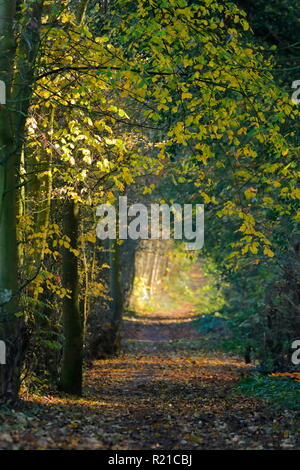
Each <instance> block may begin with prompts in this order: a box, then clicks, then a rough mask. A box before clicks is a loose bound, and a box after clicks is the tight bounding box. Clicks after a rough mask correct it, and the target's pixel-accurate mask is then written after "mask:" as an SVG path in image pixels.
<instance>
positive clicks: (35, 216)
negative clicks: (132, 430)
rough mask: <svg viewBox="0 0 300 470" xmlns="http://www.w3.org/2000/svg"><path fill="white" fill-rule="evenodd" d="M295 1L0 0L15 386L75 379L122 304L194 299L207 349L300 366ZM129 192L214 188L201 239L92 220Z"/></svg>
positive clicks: (205, 193)
mask: <svg viewBox="0 0 300 470" xmlns="http://www.w3.org/2000/svg"><path fill="white" fill-rule="evenodd" d="M299 18H300V5H299V1H298V0H273V1H263V0H256V1H254V0H240V1H236V2H235V3H233V2H227V1H221V0H220V1H215V0H201V1H190V0H167V1H156V0H148V1H143V0H138V1H127V0H107V1H98V0H62V1H41V0H22V1H21V0H18V1H15V0H3V1H1V4H0V31H1V33H0V36H1V38H0V79H1V80H3V81H4V82H5V84H6V104H4V105H1V107H0V153H1V154H0V339H2V340H5V342H6V348H7V351H6V353H7V358H6V365H1V366H0V401H1V403H2V404H5V405H8V406H11V405H13V404H14V403H15V402H16V400H17V399H18V397H19V394H20V393H21V394H24V393H26V394H31V393H36V392H37V391H38V392H41V391H42V392H43V391H44V390H48V389H49V388H50V389H51V390H54V389H57V390H60V391H63V392H66V393H69V394H72V395H75V396H80V395H81V394H82V391H83V389H82V373H83V364H85V366H86V367H87V368H88V367H89V365H90V364H91V363H92V361H93V360H95V359H106V360H109V358H112V357H116V356H118V354H120V352H121V351H122V334H123V333H122V331H123V330H122V322H123V320H122V319H123V318H124V315H125V317H126V318H130V317H131V316H132V315H133V316H134V315H135V313H134V312H141V311H148V312H150V313H151V312H155V311H156V310H159V309H161V308H164V309H165V308H173V307H174V305H176V303H178V302H182V301H185V300H187V301H189V300H190V299H191V298H192V299H193V302H194V303H195V301H196V311H197V312H196V313H197V315H198V317H197V318H198V319H197V320H196V322H197V328H198V329H199V331H202V333H203V332H204V333H205V335H206V340H204V342H205V347H206V348H208V350H220V349H221V350H223V351H227V352H228V353H230V354H234V355H236V356H239V357H241V358H244V360H245V362H246V363H252V364H254V365H255V366H256V370H258V371H259V372H260V373H261V374H271V373H286V372H289V373H291V374H293V373H295V377H297V373H299V365H298V366H297V365H295V364H293V363H292V361H291V355H292V353H293V350H292V349H291V345H292V343H293V341H294V340H297V339H298V340H299V339H300V316H299V308H300V302H299V300H300V227H299V222H300V212H299V198H300V190H299V175H300V168H299V156H300V150H299V149H300V147H299V123H300V115H299V106H298V105H297V104H295V103H293V102H292V100H291V96H292V93H293V92H294V91H295V90H294V89H293V88H292V83H293V82H294V81H296V80H300V62H299V61H300V52H299V51H300V28H299ZM124 195H126V196H127V197H128V204H130V203H133V202H141V203H144V204H146V205H149V204H151V203H167V204H172V203H179V204H184V203H193V204H203V203H204V204H205V246H204V249H203V250H201V251H198V252H187V251H185V249H184V244H183V243H182V242H180V241H162V240H154V241H147V240H137V241H132V240H128V241H119V240H116V241H114V240H105V241H101V240H99V239H97V237H96V225H97V222H98V219H97V217H96V208H97V206H98V205H100V204H104V203H111V204H115V205H116V204H117V201H118V197H119V196H124ZM195 267H196V269H197V272H198V273H199V275H200V277H201V282H200V281H199V285H198V286H197V288H198V291H197V294H195V292H194V291H193V290H191V289H190V287H189V277H190V273H191V270H193V269H195ZM195 296H197V298H196V299H195Z"/></svg>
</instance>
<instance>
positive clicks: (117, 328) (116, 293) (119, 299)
mask: <svg viewBox="0 0 300 470" xmlns="http://www.w3.org/2000/svg"><path fill="white" fill-rule="evenodd" d="M109 255H110V256H109V258H110V260H109V261H110V262H109V264H110V297H111V298H112V300H111V311H112V321H111V326H112V330H113V338H112V339H113V341H114V344H113V345H112V346H113V348H112V349H113V351H114V353H118V352H119V350H120V334H121V326H122V314H123V295H122V286H121V260H120V245H119V243H118V240H110V252H109Z"/></svg>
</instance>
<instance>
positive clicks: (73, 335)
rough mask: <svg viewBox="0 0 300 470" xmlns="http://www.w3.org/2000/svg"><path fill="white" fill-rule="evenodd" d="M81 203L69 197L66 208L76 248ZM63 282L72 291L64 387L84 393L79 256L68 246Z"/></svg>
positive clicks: (67, 305) (67, 302) (67, 304)
mask: <svg viewBox="0 0 300 470" xmlns="http://www.w3.org/2000/svg"><path fill="white" fill-rule="evenodd" d="M78 232H79V210H78V203H76V202H75V201H73V200H68V201H67V203H66V207H65V210H64V234H65V235H67V237H69V239H70V245H71V248H72V249H74V250H77V249H78V247H77V244H78V235H79V233H78ZM62 268H63V286H64V288H65V289H67V290H68V291H69V296H68V297H65V298H64V306H63V322H64V335H65V344H64V351H63V360H62V374H61V388H62V390H63V391H64V392H66V393H70V394H72V395H78V396H79V395H81V393H82V356H83V319H82V315H81V312H80V307H79V273H78V258H77V256H76V255H75V254H74V253H72V252H71V251H70V250H69V249H68V248H65V249H64V252H63V260H62Z"/></svg>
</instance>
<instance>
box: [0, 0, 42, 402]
mask: <svg viewBox="0 0 300 470" xmlns="http://www.w3.org/2000/svg"><path fill="white" fill-rule="evenodd" d="M42 8H43V2H41V1H37V2H33V4H32V5H31V9H30V12H29V14H28V15H27V14H26V12H25V13H24V19H23V18H22V25H21V27H20V29H21V30H22V31H21V33H22V34H20V38H21V39H20V40H19V43H18V45H17V44H16V40H15V33H14V31H15V30H17V29H18V28H17V26H18V18H17V13H16V1H15V0H2V1H1V3H0V36H1V41H0V80H2V81H3V82H4V83H5V87H6V101H7V104H4V105H3V106H1V107H0V338H1V339H2V340H4V341H5V342H6V350H7V357H6V365H4V366H1V369H0V401H1V402H5V403H11V402H13V401H15V400H16V399H17V396H18V390H19V378H20V368H21V362H22V344H21V334H20V331H21V321H20V320H19V319H18V318H17V317H16V313H17V312H18V301H17V269H18V262H17V258H18V247H17V234H16V219H17V188H18V173H19V167H20V152H21V148H22V140H23V133H24V127H25V121H26V115H27V112H28V107H29V103H30V99H31V94H32V83H33V72H34V64H35V58H36V52H37V48H38V42H39V30H40V19H41V13H42ZM28 11H29V10H28ZM33 24H34V28H33V27H32V25H33ZM19 33H20V31H19ZM17 46H18V47H17ZM14 70H16V71H15V72H14Z"/></svg>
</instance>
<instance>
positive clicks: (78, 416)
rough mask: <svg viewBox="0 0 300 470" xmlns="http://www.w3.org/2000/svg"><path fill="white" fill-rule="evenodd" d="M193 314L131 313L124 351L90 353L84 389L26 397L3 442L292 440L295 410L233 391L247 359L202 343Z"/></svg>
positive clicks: (172, 445) (125, 444)
mask: <svg viewBox="0 0 300 470" xmlns="http://www.w3.org/2000/svg"><path fill="white" fill-rule="evenodd" d="M192 320H193V315H192V314H191V312H190V306H189V305H185V306H183V307H182V308H181V309H179V310H177V311H175V312H170V313H167V314H165V313H164V314H162V313H157V314H155V315H154V314H151V315H144V316H136V317H133V318H130V319H129V318H128V319H127V320H126V321H125V341H124V343H125V344H124V347H125V352H124V354H123V355H122V356H121V357H119V358H117V359H113V360H110V361H96V362H95V363H94V365H93V368H91V369H89V370H88V371H87V372H86V383H85V396H84V398H83V399H81V400H75V399H72V398H68V399H66V398H65V397H62V396H58V395H52V396H34V397H30V398H27V399H24V401H23V403H22V406H21V408H20V409H19V410H17V411H16V413H15V415H14V416H13V417H12V416H9V417H7V419H5V420H4V422H3V423H1V422H0V424H2V428H0V449H115V450H121V449H135V450H139V449H162V450H171V449H280V448H283V449H290V448H299V447H300V446H299V442H298V443H297V441H296V426H297V423H296V421H295V416H294V415H293V413H292V412H285V413H284V414H283V413H282V412H279V411H274V410H272V409H271V408H269V407H267V406H266V405H265V404H264V403H262V402H260V401H259V400H257V399H251V398H244V397H239V396H237V395H235V394H233V393H232V390H233V387H234V385H235V383H236V381H237V379H238V377H239V376H240V375H241V374H245V373H247V370H248V369H247V367H246V366H245V365H244V364H243V363H240V362H239V361H238V360H236V359H232V358H230V357H226V356H224V355H222V354H219V355H217V354H215V355H207V354H204V353H199V347H200V346H201V337H200V336H199V334H198V333H197V331H196V330H195V327H194V326H193V324H192ZM298 426H299V424H298Z"/></svg>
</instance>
